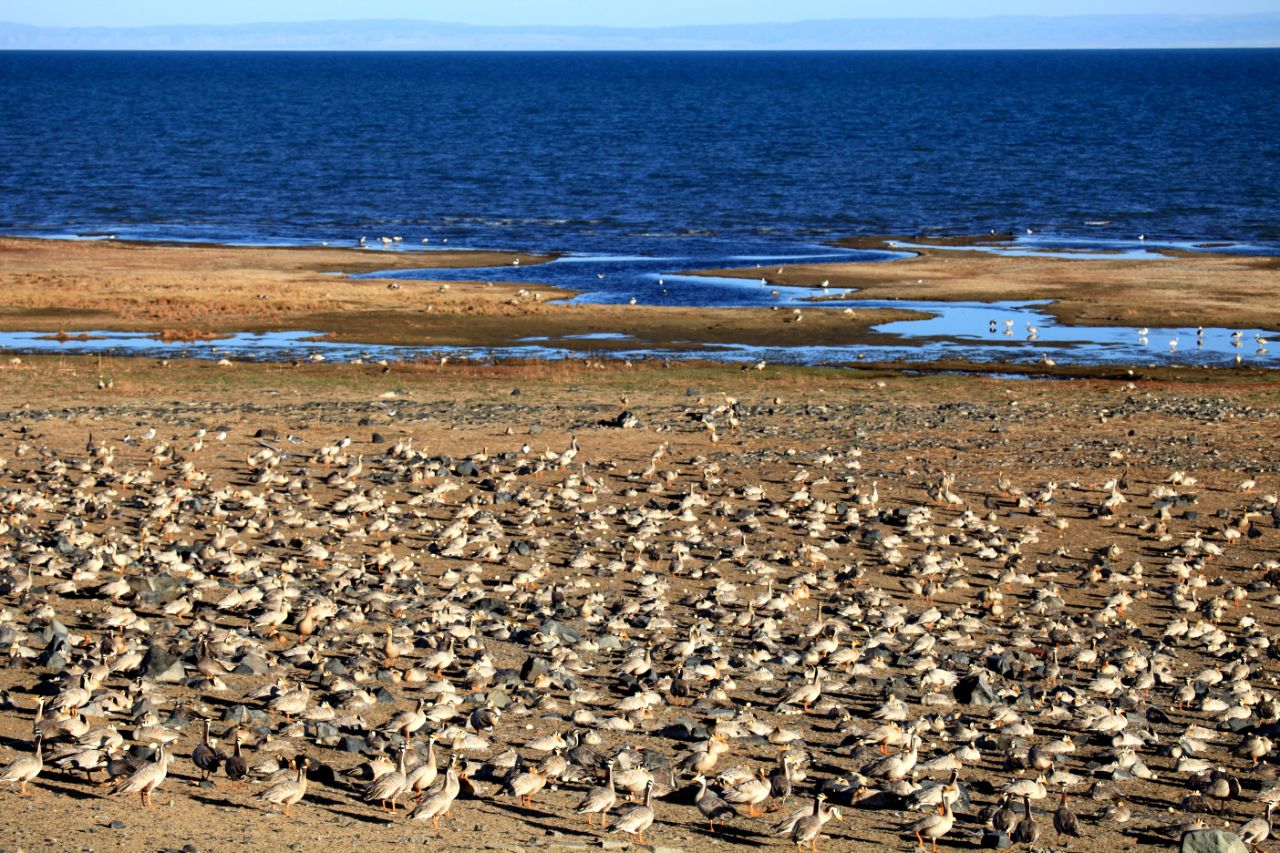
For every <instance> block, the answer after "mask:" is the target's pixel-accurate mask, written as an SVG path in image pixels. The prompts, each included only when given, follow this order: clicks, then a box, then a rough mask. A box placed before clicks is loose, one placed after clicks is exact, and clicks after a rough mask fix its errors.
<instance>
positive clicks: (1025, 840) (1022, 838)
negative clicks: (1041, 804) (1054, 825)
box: [1010, 794, 1040, 846]
mask: <svg viewBox="0 0 1280 853" xmlns="http://www.w3.org/2000/svg"><path fill="white" fill-rule="evenodd" d="M1010 838H1011V839H1012V840H1013V843H1014V844H1026V845H1028V846H1030V845H1032V844H1035V843H1036V842H1037V841H1038V840H1039V839H1040V827H1039V826H1038V825H1037V824H1036V819H1035V818H1034V817H1033V816H1032V814H1031V798H1030V797H1028V796H1027V795H1026V794H1023V795H1022V819H1021V820H1019V821H1018V823H1017V825H1015V826H1014V827H1013V834H1012V835H1010Z"/></svg>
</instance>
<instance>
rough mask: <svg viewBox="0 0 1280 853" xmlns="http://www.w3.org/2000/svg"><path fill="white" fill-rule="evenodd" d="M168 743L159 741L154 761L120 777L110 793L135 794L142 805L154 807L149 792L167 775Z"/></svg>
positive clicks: (158, 785) (157, 786) (162, 781)
mask: <svg viewBox="0 0 1280 853" xmlns="http://www.w3.org/2000/svg"><path fill="white" fill-rule="evenodd" d="M169 760H170V757H169V744H167V743H161V744H160V747H159V749H157V750H156V758H155V761H152V762H150V763H148V764H144V765H142V766H141V767H139V768H138V769H137V770H135V771H134V772H133V773H131V774H130V775H128V776H124V777H121V779H120V781H118V782H116V784H115V787H114V788H112V789H111V793H112V794H137V795H138V797H139V798H140V800H141V801H142V807H143V808H147V809H153V808H155V804H153V803H152V802H151V792H152V791H154V790H155V789H156V788H159V787H160V785H161V784H163V783H164V780H165V777H166V776H168V775H169Z"/></svg>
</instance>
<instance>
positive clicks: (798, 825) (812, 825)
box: [791, 793, 842, 851]
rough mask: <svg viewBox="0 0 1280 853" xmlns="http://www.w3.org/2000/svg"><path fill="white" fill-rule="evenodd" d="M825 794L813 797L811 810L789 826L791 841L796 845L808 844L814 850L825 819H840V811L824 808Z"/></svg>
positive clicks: (824, 824)
mask: <svg viewBox="0 0 1280 853" xmlns="http://www.w3.org/2000/svg"><path fill="white" fill-rule="evenodd" d="M826 799H827V795H826V794H821V793H820V794H818V795H817V796H816V797H814V798H813V812H812V813H811V814H807V815H805V816H804V817H802V818H800V819H799V820H798V821H796V822H795V825H794V826H793V827H791V841H792V842H793V843H794V844H795V845H796V846H797V847H803V846H804V845H805V844H808V845H809V849H810V850H813V851H816V850H817V849H818V838H819V837H820V836H821V835H822V827H824V826H826V824H827V821H829V820H831V818H833V817H834V818H835V819H836V820H842V818H841V817H840V812H838V811H836V810H834V809H827V808H826Z"/></svg>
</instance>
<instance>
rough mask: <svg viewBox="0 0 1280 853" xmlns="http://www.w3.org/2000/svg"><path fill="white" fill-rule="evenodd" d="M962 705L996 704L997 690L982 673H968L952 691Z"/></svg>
mask: <svg viewBox="0 0 1280 853" xmlns="http://www.w3.org/2000/svg"><path fill="white" fill-rule="evenodd" d="M951 692H952V694H953V695H954V696H955V699H956V701H957V702H959V703H960V704H961V705H994V704H995V703H996V699H997V697H996V692H995V690H993V689H992V688H991V684H990V683H988V681H987V679H986V678H984V677H982V675H967V676H965V677H964V678H962V679H960V681H959V682H957V683H956V686H955V688H954V689H953V690H952V691H951Z"/></svg>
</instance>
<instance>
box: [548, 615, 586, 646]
mask: <svg viewBox="0 0 1280 853" xmlns="http://www.w3.org/2000/svg"><path fill="white" fill-rule="evenodd" d="M538 630H539V631H541V632H542V633H544V634H546V635H548V636H551V637H555V638H556V639H558V640H559V641H560V642H562V643H576V642H578V640H581V639H582V632H581V631H579V630H578V629H577V628H572V627H570V626H568V625H566V624H564V623H563V622H559V621H557V620H555V619H548V620H547V621H545V622H543V623H542V627H541V628H539V629H538Z"/></svg>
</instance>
